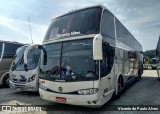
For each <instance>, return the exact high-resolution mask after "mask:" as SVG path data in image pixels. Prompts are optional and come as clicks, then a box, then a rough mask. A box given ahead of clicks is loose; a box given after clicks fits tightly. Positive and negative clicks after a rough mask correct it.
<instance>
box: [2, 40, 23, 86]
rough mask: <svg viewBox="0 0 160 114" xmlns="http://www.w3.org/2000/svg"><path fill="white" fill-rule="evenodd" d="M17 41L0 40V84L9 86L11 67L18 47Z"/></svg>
mask: <svg viewBox="0 0 160 114" xmlns="http://www.w3.org/2000/svg"><path fill="white" fill-rule="evenodd" d="M22 45H23V44H21V43H17V42H9V41H0V86H9V85H8V84H9V68H10V66H11V63H12V60H13V57H14V55H15V53H16V50H17V48H18V47H20V46H22Z"/></svg>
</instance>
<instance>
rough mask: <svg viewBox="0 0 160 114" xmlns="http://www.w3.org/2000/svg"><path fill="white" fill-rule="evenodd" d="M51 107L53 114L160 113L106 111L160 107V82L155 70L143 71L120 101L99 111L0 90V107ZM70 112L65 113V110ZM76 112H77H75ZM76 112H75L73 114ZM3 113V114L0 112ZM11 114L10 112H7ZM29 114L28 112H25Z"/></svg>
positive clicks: (151, 113)
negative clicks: (123, 106) (122, 107)
mask: <svg viewBox="0 0 160 114" xmlns="http://www.w3.org/2000/svg"><path fill="white" fill-rule="evenodd" d="M4 104H5V105H6V104H8V105H10V104H12V105H24V104H26V105H52V106H53V109H55V110H57V109H58V110H59V111H54V113H58V114H61V113H68V114H70V113H95V112H96V113H109V114H115V113H120V114H124V113H125V114H128V113H131V114H137V113H138V114H139V113H140V114H141V113H145V114H146V113H147V114H148V113H149V114H153V113H157V114H158V113H160V112H157V111H148V112H144V111H139V112H138V111H132V112H128V111H106V109H107V108H109V106H111V105H159V106H160V82H159V81H158V79H157V71H156V70H145V71H144V74H143V76H142V79H141V80H140V81H138V82H136V83H134V84H132V85H131V86H130V87H129V88H128V89H126V90H125V91H124V93H123V94H122V96H121V97H120V99H118V100H115V99H112V100H111V101H110V102H108V103H106V104H105V105H104V106H103V107H102V108H100V109H90V108H84V107H77V106H72V105H61V104H55V103H52V102H48V101H44V100H42V99H41V98H40V97H39V94H38V93H31V92H16V91H15V90H12V89H10V88H1V89H0V105H4ZM66 109H67V110H70V111H65V110H66ZM77 110H78V111H77ZM75 111H76V112H75ZM0 113H5V112H0ZM8 113H11V112H8ZM25 113H28V114H29V113H30V112H25ZM41 113H42V114H46V113H47V114H50V113H53V112H51V111H49V112H45V111H44V112H41ZM37 114H38V113H37Z"/></svg>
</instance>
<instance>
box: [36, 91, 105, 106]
mask: <svg viewBox="0 0 160 114" xmlns="http://www.w3.org/2000/svg"><path fill="white" fill-rule="evenodd" d="M39 93H40V97H41V98H42V99H44V100H47V101H51V102H56V103H63V104H71V105H79V106H84V107H100V106H102V104H101V102H100V100H99V99H98V93H96V94H92V95H71V94H59V93H54V92H48V91H44V90H42V89H40V88H39ZM57 98H63V99H65V102H58V101H57Z"/></svg>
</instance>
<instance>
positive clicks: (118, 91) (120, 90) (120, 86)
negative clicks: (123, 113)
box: [115, 77, 123, 99]
mask: <svg viewBox="0 0 160 114" xmlns="http://www.w3.org/2000/svg"><path fill="white" fill-rule="evenodd" d="M117 87H118V88H117V95H116V97H115V98H116V99H119V98H120V96H121V95H122V90H123V79H122V78H121V77H120V78H119V79H118V85H117Z"/></svg>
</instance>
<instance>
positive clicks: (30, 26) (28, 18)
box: [28, 16, 33, 44]
mask: <svg viewBox="0 0 160 114" xmlns="http://www.w3.org/2000/svg"><path fill="white" fill-rule="evenodd" d="M28 22H29V30H30V35H31V41H32V44H33V39H32V32H31V25H30V19H29V16H28Z"/></svg>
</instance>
